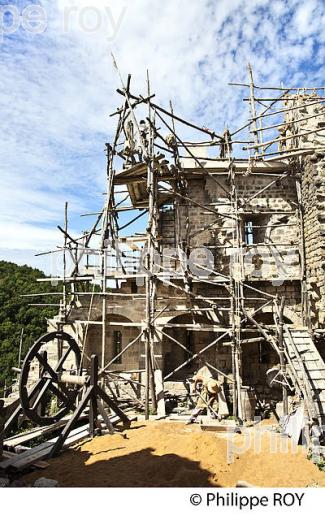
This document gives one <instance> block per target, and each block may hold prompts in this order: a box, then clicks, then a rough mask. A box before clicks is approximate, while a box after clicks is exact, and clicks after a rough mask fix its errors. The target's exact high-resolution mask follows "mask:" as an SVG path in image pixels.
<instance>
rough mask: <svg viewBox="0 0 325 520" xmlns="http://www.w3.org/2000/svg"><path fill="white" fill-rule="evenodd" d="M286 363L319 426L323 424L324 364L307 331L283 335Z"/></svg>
mask: <svg viewBox="0 0 325 520" xmlns="http://www.w3.org/2000/svg"><path fill="white" fill-rule="evenodd" d="M284 343H285V346H286V355H287V359H288V362H289V364H290V362H291V363H292V366H293V368H294V373H295V375H296V383H297V384H298V386H299V388H300V389H301V391H302V393H303V395H304V399H305V401H306V400H307V401H308V402H309V403H307V408H308V404H309V406H310V408H311V410H312V413H313V415H315V416H316V417H317V419H318V421H319V423H320V424H325V363H324V361H323V359H322V358H321V356H320V354H319V352H318V350H317V348H316V346H315V344H314V342H313V340H312V338H311V336H310V334H309V332H308V330H307V329H289V328H288V327H287V328H286V330H285V333H284Z"/></svg>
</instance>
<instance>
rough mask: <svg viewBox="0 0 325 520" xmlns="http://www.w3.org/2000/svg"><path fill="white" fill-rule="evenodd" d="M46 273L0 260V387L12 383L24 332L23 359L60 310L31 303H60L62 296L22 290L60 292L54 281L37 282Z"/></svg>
mask: <svg viewBox="0 0 325 520" xmlns="http://www.w3.org/2000/svg"><path fill="white" fill-rule="evenodd" d="M44 276H45V275H44V273H43V272H42V271H40V270H39V269H34V268H32V267H28V266H27V265H23V266H19V265H17V264H14V263H12V262H4V261H0V391H1V395H2V390H3V387H4V385H5V382H6V384H7V386H8V385H10V384H11V382H12V380H13V378H14V377H15V374H14V373H13V371H12V367H13V366H17V365H18V356H19V343H20V336H21V331H22V329H24V334H23V348H22V359H23V356H24V355H25V354H26V352H27V351H28V349H29V348H30V347H31V346H32V344H33V343H34V342H35V341H36V340H37V339H38V338H39V336H41V335H42V334H44V333H45V332H46V329H47V321H46V320H47V318H52V317H53V316H54V315H55V314H57V312H58V308H57V307H31V306H30V303H32V302H33V303H59V298H60V297H59V296H50V297H40V298H23V297H22V295H23V294H33V293H34V294H35V293H41V292H44V293H48V292H59V290H60V288H59V287H53V286H52V285H51V283H50V282H49V283H47V282H44V283H43V282H42V283H41V284H40V283H39V282H37V278H43V277H44Z"/></svg>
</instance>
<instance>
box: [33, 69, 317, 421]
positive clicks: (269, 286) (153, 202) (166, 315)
mask: <svg viewBox="0 0 325 520" xmlns="http://www.w3.org/2000/svg"><path fill="white" fill-rule="evenodd" d="M114 64H115V67H116V69H117V70H118V67H117V65H116V62H115V60H114ZM119 75H120V73H119ZM120 80H121V88H120V89H118V91H117V92H118V93H119V94H120V95H121V97H122V100H123V101H122V104H121V107H120V108H118V109H117V110H116V111H115V112H114V114H112V116H114V117H116V118H117V125H116V133H115V135H114V138H113V140H112V142H111V143H110V144H106V150H107V187H106V202H105V205H104V207H103V209H102V210H101V211H99V212H98V214H94V217H95V222H94V224H93V226H92V229H91V230H90V231H89V232H87V233H85V234H84V235H83V236H81V237H77V238H74V237H72V236H71V234H70V233H69V229H68V207H67V205H66V209H65V225H64V227H62V228H60V229H61V231H62V233H63V236H64V245H63V247H62V246H61V247H59V248H58V250H56V251H52V252H50V253H51V254H54V255H55V254H57V253H58V252H61V253H62V255H63V264H64V265H63V276H62V277H57V278H47V279H46V280H47V281H48V280H50V281H52V282H53V281H55V282H60V283H62V287H63V293H61V292H58V293H57V294H58V297H59V298H60V303H59V304H58V306H59V314H58V317H57V318H56V319H54V320H52V321H51V327H52V328H54V329H56V330H61V331H62V330H69V331H70V332H72V333H73V334H74V335H75V337H76V339H77V342H78V343H79V346H80V349H81V357H82V360H83V362H84V366H85V365H86V364H87V360H89V359H90V356H91V355H92V353H93V352H92V348H93V343H92V341H91V340H89V338H87V335H88V332H89V329H90V327H91V326H95V327H98V328H99V329H100V330H101V345H100V362H101V363H100V377H102V378H103V381H104V382H105V385H106V386H108V387H109V388H111V390H112V393H113V395H115V392H116V388H117V383H118V382H122V383H125V382H126V381H128V382H129V383H130V385H131V386H132V388H133V389H135V390H134V396H135V395H136V397H134V398H133V399H134V400H135V401H136V403H137V405H138V406H139V407H140V408H141V407H142V409H143V410H144V413H145V417H146V418H149V415H150V414H151V413H157V409H158V412H159V413H160V414H161V415H163V414H164V395H165V394H164V390H165V388H166V385H167V382H168V381H171V380H173V378H174V379H175V376H176V375H177V374H185V376H184V378H185V379H186V376H187V375H188V374H187V375H186V368H187V367H192V368H191V370H192V372H193V363H195V362H196V361H199V362H200V363H201V364H205V365H206V366H207V367H208V368H209V370H210V371H211V372H212V373H213V374H215V375H216V377H218V378H221V380H222V381H223V382H226V383H227V384H228V386H229V395H230V396H231V405H232V411H231V415H233V416H235V417H238V418H239V419H245V413H244V409H243V407H244V404H243V391H242V389H243V373H242V371H243V366H242V364H243V361H242V356H243V351H244V350H245V349H246V347H249V345H251V344H261V342H262V343H263V344H264V343H266V344H268V345H269V346H271V349H272V352H273V353H275V359H276V363H274V364H275V365H276V366H277V369H278V370H277V374H276V377H277V378H278V381H280V383H281V385H280V386H279V388H280V395H281V398H280V401H281V400H282V402H283V413H284V414H287V413H288V393H289V394H290V392H292V389H293V388H296V390H297V392H298V394H299V395H300V397H302V399H303V401H304V403H305V407H306V412H307V414H308V417H309V420H310V422H311V423H312V422H313V421H315V420H316V421H317V422H318V423H321V422H322V419H323V415H324V413H325V409H323V404H325V400H324V403H323V398H324V399H325V397H324V395H323V394H324V393H325V384H323V383H324V382H325V371H324V369H325V365H324V362H323V360H322V357H321V356H320V355H319V353H318V355H316V358H317V359H316V358H315V359H316V362H317V363H318V365H317V366H316V367H315V370H318V372H319V371H320V372H321V377H320V380H321V383H320V386H318V387H317V392H316V391H315V384H314V383H315V381H314V379H313V376H312V374H311V369H310V367H309V366H308V359H307V358H306V357H304V352H305V350H304V352H302V351H301V350H299V349H300V346H304V347H305V346H306V344H308V345H309V347H310V351H311V352H313V353H314V354H315V352H318V350H317V349H316V347H315V346H314V340H315V341H316V340H317V341H320V342H322V341H324V331H325V323H324V321H322V319H321V318H320V317H319V314H321V312H322V303H320V306H318V307H317V309H318V310H317V312H316V313H315V312H314V313H313V308H312V307H313V303H312V302H311V299H310V295H309V292H310V291H311V289H310V287H311V285H310V284H312V283H313V282H311V281H310V276H309V275H308V262H309V260H308V252H307V253H306V235H305V234H304V229H306V220H305V219H306V216H305V215H306V213H305V212H306V205H305V203H304V201H303V200H302V199H303V197H304V196H305V195H304V190H305V191H306V189H307V188H306V187H304V175H303V174H302V173H301V172H302V171H306V168H307V169H308V167H309V166H310V164H311V162H312V161H314V163H315V161H321V160H322V157H324V153H325V144H324V143H325V140H324V132H323V133H322V128H323V122H324V114H325V106H324V104H323V103H324V100H325V98H324V97H322V92H323V91H324V89H325V87H320V88H283V87H281V88H276V87H258V86H256V85H255V84H254V80H253V73H252V69H251V67H249V82H248V83H247V84H240V85H239V86H240V88H242V89H247V90H248V94H249V95H248V97H247V98H245V99H244V101H248V103H249V107H250V119H249V121H248V122H247V124H245V125H243V126H242V127H241V128H240V129H238V130H236V131H230V130H228V129H226V130H225V131H223V132H221V133H220V134H217V133H216V132H215V131H214V130H211V129H208V128H205V127H200V126H198V125H196V124H194V123H192V122H189V121H186V120H185V119H183V118H181V117H179V116H177V115H176V114H175V113H174V110H173V107H172V104H170V107H169V108H168V109H166V108H163V107H161V106H159V105H158V104H156V103H155V102H154V97H155V95H154V94H153V93H152V91H151V86H150V81H149V77H148V78H147V92H146V94H145V95H144V96H138V95H135V94H134V93H132V91H131V76H129V77H128V78H127V81H126V83H125V84H124V82H123V80H122V77H121V75H120ZM257 90H258V91H259V92H263V93H264V92H266V93H269V92H271V93H274V92H275V94H274V97H272V96H271V97H269V96H268V95H266V96H265V97H263V98H262V97H258V96H257V95H256V92H257ZM280 105H281V106H280ZM259 107H262V108H261V109H259ZM310 107H311V109H310ZM314 109H315V110H316V112H315V111H314ZM138 110H139V111H140V112H141V119H139V117H138V116H137V111H138ZM144 110H146V114H145V115H143V114H144ZM259 110H260V111H259ZM310 110H311V111H310ZM283 116H285V122H283V120H282V118H283ZM270 117H272V118H273V119H272V121H274V122H271V124H268V121H269V119H268V118H270ZM280 118H281V120H280ZM265 121H266V122H265ZM319 121H320V122H321V125H319V124H318V122H319ZM309 123H313V124H314V126H310V124H309ZM306 124H307V127H306V128H307V129H306V130H304V129H302V127H303V125H306ZM176 127H177V129H176ZM178 128H179V129H180V128H182V129H183V128H185V129H186V130H187V131H190V132H193V134H194V133H198V134H200V135H201V136H202V137H201V140H200V139H199V138H198V139H195V140H191V141H187V140H185V139H183V138H182V137H181V130H178ZM277 132H280V136H278V134H277ZM247 136H248V137H247ZM315 136H316V137H317V138H318V137H319V136H320V141H321V142H319V143H317V140H315ZM321 138H322V139H323V141H322V140H321ZM239 145H244V148H243V149H244V150H245V152H246V153H247V156H246V158H241V159H235V158H234V156H233V150H234V149H235V148H236V147H237V148H238V146H239ZM207 150H208V152H207ZM208 154H209V155H208ZM315 157H316V159H315ZM311 158H312V159H311ZM310 161H311V162H310ZM306 165H307V166H306ZM202 179H204V182H205V183H208V186H209V188H208V190H210V191H209V193H210V194H211V193H212V194H213V196H212V195H211V197H210V201H207V200H206V199H204V198H203V197H200V196H199V193H200V189H201V188H200V187H198V186H199V183H200V182H202ZM256 179H257V181H256V184H255V180H256ZM259 179H263V183H262V184H261V185H259V184H258V182H259ZM285 183H287V184H285ZM284 184H285V186H287V187H288V186H290V190H291V188H292V187H293V191H292V190H291V191H290V194H292V200H289V201H287V204H286V205H285V206H284V207H282V206H278V205H277V204H275V207H271V206H272V205H268V204H264V205H263V203H261V199H262V198H263V197H266V195H267V194H268V193H269V191H270V190H272V189H273V188H275V187H276V189H278V190H280V189H282V188H283V185H284ZM243 185H244V186H245V189H246V187H247V186H250V188H251V190H252V191H251V192H250V193H248V194H247V193H246V194H245V196H243V191H242V186H243ZM204 189H205V190H207V188H204ZM202 190H203V188H202ZM288 197H289V199H290V197H291V195H289V196H288ZM257 199H258V203H257V204H255V205H254V202H255V201H256V200H257ZM211 200H212V202H211ZM195 212H199V213H200V216H201V220H200V221H199V222H198V223H197V225H195V226H193V222H194V219H195V217H194V215H195ZM128 214H129V215H130V217H129V218H128V219H126V220H124V221H123V224H122V225H121V218H125V215H128ZM261 215H262V216H261ZM273 215H277V218H278V217H279V215H281V218H280V220H279V219H278V220H276V221H272V222H271V223H270V222H268V223H266V222H265V220H263V219H265V218H268V219H272V218H273V217H272V216H273ZM88 216H91V215H89V214H88ZM246 216H248V217H249V219H250V220H249V219H247V218H246ZM144 219H146V221H145V224H144V225H143V226H142V228H141V229H140V232H136V230H137V229H139V228H137V227H136V226H137V225H140V223H141V222H144ZM258 219H260V220H258ZM267 227H268V228H271V230H273V231H274V230H275V232H276V233H277V235H276V236H277V237H278V238H277V241H271V242H270V241H269V242H267V241H266V242H265V241H264V239H263V238H262V239H261V242H259V241H258V242H257V243H256V242H255V241H256V237H257V239H258V238H259V236H261V232H260V230H263V229H264V230H265V228H267ZM128 228H129V229H132V230H135V231H134V232H133V233H131V234H129V235H128V234H127V230H128ZM167 228H168V233H167V231H166V230H167ZM291 228H294V229H295V230H296V231H292V236H290V237H289V239H288V235H287V234H284V231H288V230H289V234H290V229H291ZM124 230H126V232H125V231H124ZM255 230H256V232H255ZM283 230H284V231H283ZM273 231H272V232H273ZM207 236H209V239H206V237H207ZM211 236H213V241H211V240H210V238H211ZM321 236H323V235H321ZM201 237H203V238H202V240H201ZM282 237H284V238H282ZM322 240H323V241H324V237H323V238H322ZM270 244H271V246H272V248H273V249H275V250H277V252H279V257H280V261H279V262H278V263H277V260H276V259H275V270H274V269H273V267H274V266H273V264H272V268H270V269H271V270H270V269H269V270H268V273H266V274H264V272H263V268H264V267H265V266H266V264H267V263H268V261H265V258H266V256H265V252H266V251H267V254H268V255H269V256H270V252H269V249H270ZM323 246H324V243H322V244H321V246H320V247H323ZM258 248H260V249H258ZM263 248H264V249H263ZM206 249H207V250H208V251H209V253H210V255H209V254H206ZM252 250H253V253H252ZM261 251H262V253H261ZM43 254H49V253H43ZM286 254H288V255H289V256H290V255H291V256H290V258H291V259H293V261H292V262H291V263H292V265H293V270H292V271H291V272H290V273H289V274H288V273H287V272H285V271H284V270H283V265H284V264H285V260H284V257H285V255H286ZM247 255H248V257H249V259H250V261H249V262H250V263H249V266H248V264H247V261H246V260H245V258H247ZM68 258H71V259H73V268H72V270H71V272H68V267H67V264H68ZM202 258H203V260H202ZM90 259H95V262H94V263H93V264H92V263H91V262H90ZM189 260H190V261H189ZM263 262H264V266H263ZM248 267H249V269H248ZM276 268H277V270H276ZM247 269H248V270H247ZM308 276H309V278H308ZM286 283H287V284H288V286H290V291H291V295H292V294H293V290H294V289H292V287H294V288H295V290H296V289H297V287H299V290H298V292H300V295H298V296H297V301H296V303H295V304H294V305H292V306H291V307H290V305H289V307H290V308H289V309H288V312H287V308H288V296H287V295H286V291H285V289H284V288H285V286H286ZM322 294H323V292H322ZM26 296H27V295H26ZM43 296H46V294H39V295H28V297H29V298H30V297H33V298H40V297H43ZM51 296H53V293H51ZM291 300H292V298H291ZM320 301H321V302H322V301H323V300H320ZM126 302H129V305H131V306H132V305H133V304H134V305H138V306H139V308H141V309H142V312H141V313H140V314H141V315H142V319H141V320H138V321H136V322H132V323H131V322H130V320H127V319H125V317H124V318H123V319H121V318H118V319H117V318H114V317H110V315H114V314H117V315H123V312H120V311H119V309H123V307H125V306H126ZM132 302H133V303H132ZM32 305H44V306H46V303H45V302H43V301H41V303H35V304H34V303H33V304H32ZM95 307H96V308H97V311H98V309H100V312H99V311H98V312H97V313H96V312H95V311H94V309H95ZM80 308H83V309H85V310H84V311H83V312H82V311H81V310H80ZM265 310H266V311H267V316H268V318H269V321H265V322H264V323H263V320H262V321H261V320H260V316H261V313H262V314H263V311H265ZM317 313H318V314H317ZM175 316H176V317H179V319H178V320H173V319H171V317H172V318H175ZM270 316H271V318H272V319H270ZM289 318H290V319H289ZM110 327H113V328H114V327H115V328H116V327H118V328H120V329H121V330H123V329H124V328H127V329H131V330H132V334H131V336H132V337H130V338H129V341H128V342H127V343H126V344H125V345H123V346H121V348H120V349H119V350H118V351H117V352H116V351H115V352H113V353H112V351H111V348H110V347H109V345H108V344H107V337H108V334H109V330H110ZM175 330H176V331H179V330H180V331H181V332H182V334H183V336H182V337H183V338H184V337H185V336H186V334H188V333H191V331H193V333H194V334H195V335H196V338H197V337H198V335H200V334H201V335H202V336H203V337H204V338H208V341H207V342H206V343H205V344H203V343H204V340H202V341H201V340H200V341H199V340H195V343H196V344H200V348H199V349H197V348H196V346H195V345H194V348H193V344H191V341H189V340H188V339H187V340H186V341H185V340H184V339H180V337H179V335H175V334H173V331H175ZM134 331H136V333H135V334H133V332H134ZM299 334H300V336H299ZM315 334H316V335H317V338H315ZM297 336H299V337H300V338H301V337H303V338H304V341H301V339H300V340H299V339H298V340H296V339H297ZM80 338H81V339H80ZM163 341H165V342H168V343H169V344H172V345H173V347H174V349H178V350H179V349H180V351H181V352H183V358H182V359H181V362H179V363H178V364H177V365H176V366H175V363H172V362H171V363H169V365H168V363H167V365H168V366H164V359H163V350H162V347H161V344H162V343H163ZM138 344H140V351H139V352H140V358H141V360H142V361H143V365H141V366H140V365H138V366H134V367H133V368H132V367H129V368H128V369H124V370H123V369H120V370H119V369H118V368H116V362H117V361H119V360H120V359H121V357H122V356H123V355H125V354H126V353H127V352H129V351H130V350H132V348H133V347H134V346H135V345H138ZM219 345H222V346H223V348H226V349H228V351H229V356H230V358H231V370H230V371H229V370H226V369H224V365H222V366H221V365H220V364H218V363H216V362H215V357H214V358H213V359H212V358H211V357H210V358H209V352H211V350H212V351H215V350H216V349H217V348H218V346H219ZM96 348H97V347H96ZM61 349H62V345H61ZM97 350H98V349H97ZM272 359H273V358H272ZM315 359H314V358H313V361H315ZM141 360H140V361H141ZM140 372H141V373H142V375H143V377H142V378H139V379H136V378H135V377H133V375H132V374H134V373H140ZM125 373H128V376H126V375H125ZM130 374H131V375H132V377H131V378H130V377H129V376H130ZM114 385H115V390H114V391H113V389H112V386H114ZM316 386H317V385H316ZM137 387H138V388H139V389H140V390H139V392H136V390H137Z"/></svg>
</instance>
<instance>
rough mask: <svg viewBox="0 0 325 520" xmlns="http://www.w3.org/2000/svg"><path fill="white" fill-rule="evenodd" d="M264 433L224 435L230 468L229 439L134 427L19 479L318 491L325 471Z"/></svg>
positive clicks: (181, 427) (194, 430) (158, 426)
mask: <svg viewBox="0 0 325 520" xmlns="http://www.w3.org/2000/svg"><path fill="white" fill-rule="evenodd" d="M265 428H266V426H265V425H263V427H262V431H261V433H259V431H258V430H257V428H249V429H246V433H243V434H241V435H240V434H233V435H232V436H231V439H232V440H233V444H234V450H235V452H236V453H235V454H234V459H233V462H232V463H231V462H229V461H228V460H227V438H228V446H229V434H228V435H227V434H224V433H222V434H220V433H219V434H216V433H214V432H203V431H201V429H200V427H199V426H198V425H188V426H187V425H185V424H180V423H178V422H171V421H164V422H163V421H155V422H149V423H133V424H132V427H131V429H130V430H128V431H127V435H128V439H123V438H122V437H121V436H120V435H114V436H110V435H105V436H102V437H96V438H95V439H93V440H91V441H88V442H85V443H84V444H82V445H81V446H79V447H77V448H75V449H73V450H69V451H67V452H66V453H64V454H62V455H60V456H59V457H57V458H56V459H54V460H52V461H51V462H50V466H49V467H48V468H46V469H44V470H39V471H34V472H32V473H30V474H29V475H27V476H26V477H25V480H26V481H30V482H31V481H34V480H35V479H36V478H39V477H46V478H53V479H56V480H57V481H58V482H59V485H60V487H138V486H139V487H204V486H216V487H234V486H236V483H237V482H238V481H239V480H245V481H247V482H249V483H251V484H253V485H254V486H260V487H305V486H325V473H324V472H321V471H320V470H319V469H318V468H317V467H316V466H315V465H314V464H313V463H312V462H311V461H309V460H307V458H306V453H305V452H304V450H303V448H302V447H298V448H295V450H296V453H291V452H290V450H291V446H290V442H289V441H288V440H287V439H283V438H281V437H280V435H279V434H277V433H273V432H271V431H265ZM268 428H269V429H270V426H268ZM254 445H255V450H254ZM280 449H281V450H282V453H281V452H280V451H279V450H280ZM228 451H229V450H228ZM254 451H255V452H254ZM256 451H257V453H256ZM272 451H273V452H274V453H272ZM283 451H287V453H283Z"/></svg>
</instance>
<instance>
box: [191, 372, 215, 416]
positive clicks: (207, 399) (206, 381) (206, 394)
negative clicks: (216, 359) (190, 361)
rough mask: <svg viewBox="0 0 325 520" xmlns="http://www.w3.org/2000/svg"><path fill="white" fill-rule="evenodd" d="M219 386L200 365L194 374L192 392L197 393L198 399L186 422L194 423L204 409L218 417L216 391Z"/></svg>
mask: <svg viewBox="0 0 325 520" xmlns="http://www.w3.org/2000/svg"><path fill="white" fill-rule="evenodd" d="M220 390H221V388H220V386H219V384H218V381H217V380H216V379H214V378H213V377H212V375H211V373H210V371H209V370H208V371H207V370H206V367H202V368H201V369H200V370H199V371H198V372H197V374H196V375H195V376H194V384H193V393H194V394H197V395H198V400H197V403H196V407H195V409H194V410H193V413H192V415H191V417H190V419H189V421H188V422H187V424H191V423H194V422H195V421H196V418H197V417H198V416H199V415H200V414H201V413H203V412H204V411H205V410H206V411H207V414H211V415H212V417H214V418H215V419H218V393H219V392H220Z"/></svg>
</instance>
